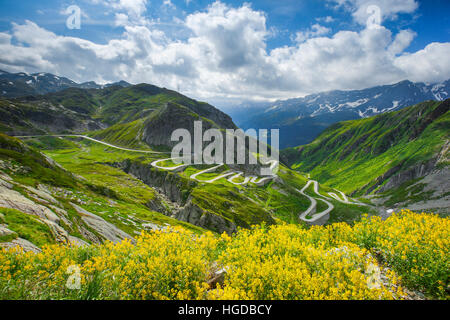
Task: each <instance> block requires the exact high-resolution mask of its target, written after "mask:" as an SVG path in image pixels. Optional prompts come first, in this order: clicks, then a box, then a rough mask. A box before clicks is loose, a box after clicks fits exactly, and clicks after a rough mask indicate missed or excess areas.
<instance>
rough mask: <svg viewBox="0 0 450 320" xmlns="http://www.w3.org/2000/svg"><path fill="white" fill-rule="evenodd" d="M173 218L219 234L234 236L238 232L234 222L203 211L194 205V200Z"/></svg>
mask: <svg viewBox="0 0 450 320" xmlns="http://www.w3.org/2000/svg"><path fill="white" fill-rule="evenodd" d="M173 217H174V218H175V219H177V220H180V221H185V222H188V223H191V224H193V225H196V226H199V227H202V228H204V229H208V230H211V231H214V232H217V233H223V232H226V233H228V234H232V233H235V232H236V225H235V224H234V223H233V222H232V221H230V220H227V219H225V218H223V217H221V216H218V215H215V214H211V213H209V212H207V211H205V210H203V209H202V208H200V207H199V206H197V205H196V204H194V203H193V202H192V200H190V201H189V202H188V204H187V205H186V206H184V207H183V208H181V209H180V210H178V211H177V212H175V214H174V215H173Z"/></svg>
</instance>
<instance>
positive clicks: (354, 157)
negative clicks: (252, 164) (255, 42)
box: [282, 99, 450, 212]
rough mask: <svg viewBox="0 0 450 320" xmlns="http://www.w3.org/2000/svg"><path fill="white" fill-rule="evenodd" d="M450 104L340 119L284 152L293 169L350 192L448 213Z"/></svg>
mask: <svg viewBox="0 0 450 320" xmlns="http://www.w3.org/2000/svg"><path fill="white" fill-rule="evenodd" d="M449 108H450V99H447V100H445V101H443V102H436V101H429V102H424V103H420V104H418V105H415V106H412V107H408V108H404V109H402V110H400V111H397V112H389V113H385V114H382V115H379V116H375V117H371V118H365V119H362V120H354V121H347V122H340V123H337V124H335V125H333V126H332V127H330V128H328V129H327V130H325V131H324V132H323V133H322V134H321V135H320V136H319V137H318V138H317V139H315V140H314V141H313V142H312V143H311V144H308V145H305V146H300V147H297V148H292V149H286V150H283V151H282V155H283V157H285V159H286V161H287V162H288V163H289V164H290V165H291V166H292V168H295V169H296V170H299V171H302V172H308V173H310V174H311V176H312V177H313V178H314V179H317V180H318V181H320V182H321V183H324V184H326V185H328V186H331V187H335V188H338V189H340V190H342V191H344V192H346V193H348V194H353V195H360V196H361V195H375V196H376V198H378V197H381V198H382V199H377V200H376V202H377V203H378V204H385V205H386V206H393V207H402V208H403V207H407V208H408V205H413V204H414V206H413V208H414V209H416V210H421V209H420V208H422V209H424V210H425V209H426V210H431V209H436V208H437V210H438V211H439V212H447V211H448V208H449V207H450V197H449V194H448V190H449V187H450V185H449V181H450V179H449V169H448V165H449V144H450V142H449V141H450V136H449V128H450V113H449ZM432 177H434V178H432ZM437 177H441V178H439V179H437ZM424 201H425V202H430V203H429V204H425V203H422V202H424ZM419 203H421V205H419Z"/></svg>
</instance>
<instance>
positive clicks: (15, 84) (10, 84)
mask: <svg viewBox="0 0 450 320" xmlns="http://www.w3.org/2000/svg"><path fill="white" fill-rule="evenodd" d="M110 86H121V87H124V88H126V87H129V86H131V84H129V83H128V82H126V81H123V80H122V81H119V82H116V83H110V84H105V85H99V84H97V83H95V82H94V81H89V82H84V83H76V82H74V81H72V80H70V79H67V78H65V77H59V76H55V75H53V74H51V73H44V72H41V73H33V74H28V73H25V72H19V73H9V72H6V71H3V70H0V97H5V98H17V97H22V96H25V95H40V94H46V93H50V92H57V91H61V90H64V89H67V88H80V89H102V88H107V87H110Z"/></svg>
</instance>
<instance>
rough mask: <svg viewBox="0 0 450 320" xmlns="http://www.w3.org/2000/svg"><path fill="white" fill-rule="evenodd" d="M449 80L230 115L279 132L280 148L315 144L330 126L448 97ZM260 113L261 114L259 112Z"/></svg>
mask: <svg viewBox="0 0 450 320" xmlns="http://www.w3.org/2000/svg"><path fill="white" fill-rule="evenodd" d="M449 94H450V80H448V81H445V82H443V83H440V84H433V85H427V84H424V83H412V82H410V81H403V82H400V83H397V84H394V85H387V86H379V87H374V88H369V89H364V90H354V91H330V92H324V93H318V94H313V95H309V96H306V97H304V98H299V99H290V100H285V101H277V102H275V103H271V104H266V105H264V104H263V105H261V104H257V105H253V106H252V105H251V106H250V111H251V112H248V111H246V108H245V107H242V108H240V110H239V109H238V110H234V111H233V112H231V113H230V115H231V116H232V117H233V119H234V121H235V122H236V123H237V124H238V125H239V126H240V127H242V128H244V129H248V128H256V129H258V128H269V129H270V128H279V129H280V131H281V132H280V140H281V141H280V145H281V148H287V147H295V146H298V145H303V144H307V143H310V142H312V141H313V140H314V139H315V138H316V137H317V136H318V135H319V134H320V133H321V132H322V131H323V130H325V129H326V128H327V127H329V126H330V125H332V124H334V123H336V122H339V121H346V120H356V119H361V118H367V117H371V116H374V115H378V114H381V113H385V112H390V111H396V110H400V109H402V108H405V107H408V106H411V105H414V104H417V103H420V102H422V101H427V100H435V101H442V100H445V99H447V98H448V97H449ZM258 110H259V112H258Z"/></svg>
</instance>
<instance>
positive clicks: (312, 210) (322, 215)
mask: <svg viewBox="0 0 450 320" xmlns="http://www.w3.org/2000/svg"><path fill="white" fill-rule="evenodd" d="M40 137H61V138H62V137H67V138H82V139H86V140H89V141H92V142H95V143H99V144H102V145H104V146H107V147H110V148H114V149H117V150H122V151H128V152H139V153H145V154H166V155H167V154H170V153H169V152H158V151H149V150H137V149H129V148H123V147H118V146H115V145H113V144H110V143H107V142H104V141H101V140H97V139H94V138H91V137H88V136H85V135H76V134H75V135H74V134H63V135H34V136H16V138H22V139H26V138H40ZM179 159H181V158H165V159H159V160H155V161H153V162H152V163H151V166H152V167H154V168H157V169H160V170H166V171H175V170H178V169H182V168H185V167H188V166H189V165H187V164H180V165H176V166H172V167H167V166H162V165H160V163H162V162H165V161H173V160H179ZM269 164H270V170H271V171H272V172H273V171H274V170H275V168H276V167H277V166H278V165H279V162H278V161H276V160H269V161H266V162H264V163H262V165H269ZM222 166H224V164H218V165H216V166H213V167H211V168H208V169H205V170H202V171H199V172H197V173H194V174H192V175H191V176H190V179H192V180H195V181H198V182H201V183H214V182H216V181H218V180H220V179H224V178H227V181H228V182H230V183H231V184H234V185H247V184H249V183H252V184H255V185H257V186H263V185H264V184H265V182H267V181H270V180H273V179H274V178H275V177H276V175H272V176H266V177H258V176H254V175H253V176H247V177H246V176H243V175H244V172H242V171H231V170H229V171H227V172H225V173H223V174H221V175H218V176H216V177H214V178H212V179H208V180H201V179H199V176H201V175H203V174H205V173H211V172H214V171H216V170H217V169H219V168H220V167H222ZM241 177H243V181H242V182H235V180H236V179H238V178H241ZM258 179H259V180H258ZM311 184H313V187H314V193H315V194H316V195H317V196H318V198H317V197H316V198H314V197H311V196H309V195H308V194H306V193H305V191H306V190H307V189H308V188H309V186H310V185H311ZM296 190H297V191H298V192H299V193H300V194H301V195H303V196H304V197H306V198H308V199H309V201H310V202H311V205H310V206H309V208H308V209H307V210H306V211H305V212H302V213H300V214H299V219H300V220H302V221H305V222H307V223H310V224H324V223H325V222H326V221H328V219H329V217H330V212H331V211H333V209H334V205H333V204H332V203H330V202H329V201H327V200H333V199H334V200H336V201H339V202H341V203H344V204H350V205H363V206H366V204H364V203H359V202H352V201H350V200H349V199H348V197H347V196H346V195H345V194H344V193H343V192H342V191H339V190H336V192H338V193H339V194H340V196H339V195H337V194H336V193H334V192H328V195H329V196H330V197H331V198H329V197H327V196H325V195H323V194H321V193H320V192H319V183H318V182H317V181H314V180H309V181H308V182H307V183H306V185H305V186H304V187H303V188H302V190H298V189H296ZM341 197H342V198H341ZM325 199H326V200H325ZM317 201H322V202H324V203H325V204H327V205H328V208H327V209H326V210H324V211H322V212H319V213H316V209H317ZM309 216H311V217H310V218H308V217H309Z"/></svg>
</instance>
